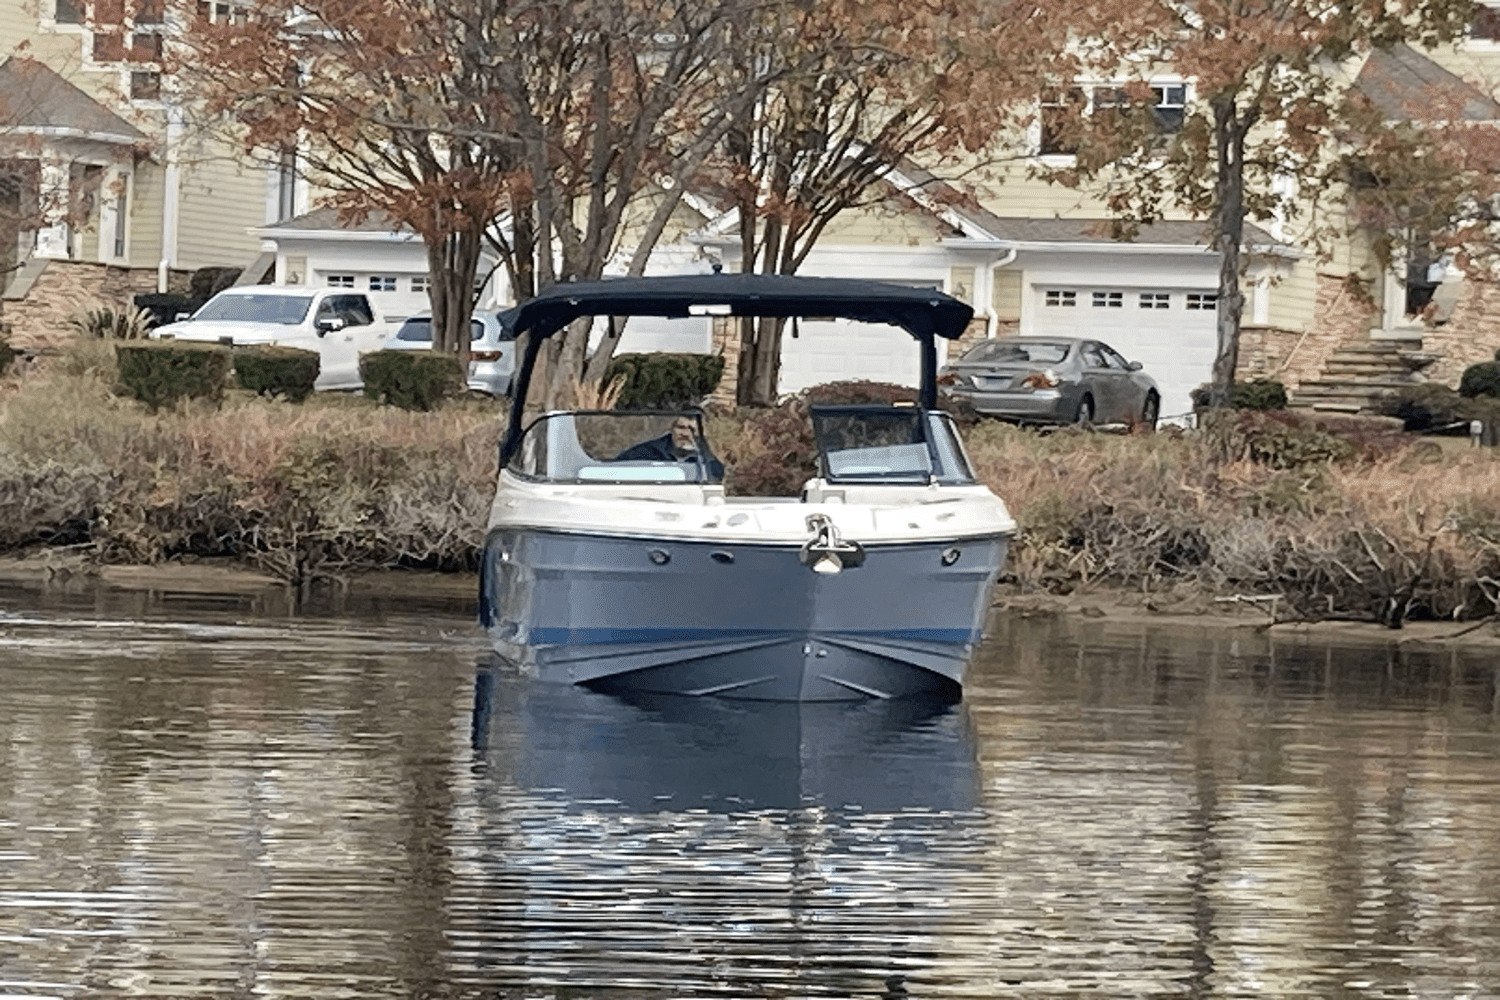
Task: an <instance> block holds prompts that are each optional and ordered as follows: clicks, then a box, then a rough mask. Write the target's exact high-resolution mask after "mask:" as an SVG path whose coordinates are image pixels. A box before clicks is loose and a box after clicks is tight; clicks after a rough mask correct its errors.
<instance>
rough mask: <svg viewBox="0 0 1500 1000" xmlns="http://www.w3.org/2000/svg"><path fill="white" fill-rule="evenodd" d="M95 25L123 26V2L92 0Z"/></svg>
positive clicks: (123, 0) (117, 0)
mask: <svg viewBox="0 0 1500 1000" xmlns="http://www.w3.org/2000/svg"><path fill="white" fill-rule="evenodd" d="M94 23H95V24H111V25H115V24H124V23H125V0H94Z"/></svg>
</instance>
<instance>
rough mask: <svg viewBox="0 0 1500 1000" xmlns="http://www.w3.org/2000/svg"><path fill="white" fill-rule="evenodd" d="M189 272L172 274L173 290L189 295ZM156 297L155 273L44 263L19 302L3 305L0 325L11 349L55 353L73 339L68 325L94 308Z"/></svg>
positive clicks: (64, 262) (107, 266)
mask: <svg viewBox="0 0 1500 1000" xmlns="http://www.w3.org/2000/svg"><path fill="white" fill-rule="evenodd" d="M189 277H190V274H189V272H186V271H182V272H173V274H172V285H173V290H174V291H177V290H179V289H178V288H177V286H179V285H180V286H181V288H180V290H181V291H183V292H186V291H187V287H188V279H189ZM155 291H156V271H154V270H150V269H146V268H128V267H116V266H115V265H113V264H96V263H90V262H86V261H76V260H53V261H48V262H47V266H46V267H45V268H43V269H42V272H41V273H40V274H38V275H37V277H36V281H35V282H33V283H32V285H31V287H30V288H29V289H27V291H26V294H25V296H24V297H23V298H20V299H7V300H6V301H5V303H4V311H3V312H0V322H3V323H4V324H5V326H6V327H8V328H9V330H10V335H9V340H10V344H11V346H12V347H15V348H18V349H27V350H44V349H55V348H58V347H61V346H62V345H63V344H65V343H67V342H68V341H70V340H72V339H73V337H74V336H75V335H76V334H75V332H74V331H73V330H72V329H70V328H69V327H68V319H69V318H70V317H72V316H76V315H78V314H79V313H81V312H83V311H84V310H85V309H90V308H93V307H96V306H101V305H108V306H113V307H115V308H117V309H118V308H123V307H125V306H128V305H130V304H131V303H132V300H133V296H136V295H144V294H148V293H151V292H155Z"/></svg>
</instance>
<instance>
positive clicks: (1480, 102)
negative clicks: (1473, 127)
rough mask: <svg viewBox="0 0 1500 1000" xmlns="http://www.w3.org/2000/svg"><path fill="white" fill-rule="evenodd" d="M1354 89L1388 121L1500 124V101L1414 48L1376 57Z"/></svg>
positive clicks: (1384, 51)
mask: <svg viewBox="0 0 1500 1000" xmlns="http://www.w3.org/2000/svg"><path fill="white" fill-rule="evenodd" d="M1354 88H1355V90H1356V91H1358V92H1359V93H1361V94H1363V95H1364V96H1365V97H1366V98H1367V99H1368V100H1369V101H1370V103H1371V104H1372V105H1374V106H1375V109H1376V110H1378V111H1379V112H1380V113H1381V114H1382V115H1384V116H1385V118H1386V119H1387V120H1388V121H1410V120H1413V119H1418V120H1421V119H1426V120H1439V121H1470V122H1493V121H1500V102H1496V101H1495V100H1494V98H1492V97H1490V96H1489V95H1488V94H1486V93H1485V92H1484V91H1482V90H1480V89H1479V88H1478V87H1476V86H1474V85H1473V84H1471V83H1469V82H1468V81H1467V80H1465V79H1464V78H1463V77H1461V76H1459V75H1458V74H1457V73H1453V72H1451V71H1449V70H1446V69H1444V68H1443V67H1441V66H1439V65H1438V64H1437V63H1435V62H1433V61H1432V60H1431V59H1429V58H1427V57H1426V56H1424V55H1422V54H1421V53H1420V52H1418V51H1417V50H1416V49H1413V48H1412V47H1411V46H1409V45H1396V46H1392V47H1391V48H1389V49H1376V50H1375V51H1374V52H1372V53H1370V57H1369V58H1368V59H1366V60H1365V64H1364V66H1362V67H1361V68H1360V71H1359V75H1358V76H1357V77H1355V79H1354Z"/></svg>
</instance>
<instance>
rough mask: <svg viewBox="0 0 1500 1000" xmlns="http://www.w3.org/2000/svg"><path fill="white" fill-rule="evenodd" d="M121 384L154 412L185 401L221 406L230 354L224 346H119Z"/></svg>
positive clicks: (159, 343)
mask: <svg viewBox="0 0 1500 1000" xmlns="http://www.w3.org/2000/svg"><path fill="white" fill-rule="evenodd" d="M115 359H116V360H117V361H118V363H119V366H120V382H121V384H122V385H123V386H124V387H125V390H126V391H127V392H129V393H130V394H131V395H132V396H134V397H135V398H136V399H139V400H140V401H141V402H143V403H145V404H146V406H147V407H149V408H150V409H151V411H152V412H153V413H154V412H156V411H157V410H159V409H161V408H162V407H164V406H171V405H172V404H174V403H176V402H177V401H178V400H181V399H207V400H210V401H212V402H213V403H214V405H216V406H217V405H218V404H219V403H220V402H221V401H222V400H223V398H224V386H225V384H226V383H227V382H228V381H229V368H230V353H229V348H227V347H225V346H223V345H222V344H202V343H193V342H190V341H180V340H165V341H155V340H146V341H139V342H136V343H130V344H119V345H116V347H115Z"/></svg>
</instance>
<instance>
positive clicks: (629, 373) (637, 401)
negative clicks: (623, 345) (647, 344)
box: [604, 353, 724, 410]
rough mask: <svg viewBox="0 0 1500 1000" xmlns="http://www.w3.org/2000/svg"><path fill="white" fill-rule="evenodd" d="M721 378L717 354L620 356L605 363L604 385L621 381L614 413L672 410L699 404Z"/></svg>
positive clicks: (722, 367)
mask: <svg viewBox="0 0 1500 1000" xmlns="http://www.w3.org/2000/svg"><path fill="white" fill-rule="evenodd" d="M723 375H724V357H723V355H719V354H667V353H653V354H622V355H620V356H619V357H617V358H615V359H614V360H613V361H611V362H610V363H609V368H608V369H607V370H606V371H605V374H604V384H605V385H609V384H611V383H613V382H614V380H615V379H616V378H620V377H623V378H624V379H625V382H624V385H623V386H622V387H621V389H620V397H619V401H618V402H617V403H616V404H615V408H616V409H618V410H675V409H681V408H682V407H685V406H697V405H699V404H700V403H702V402H703V400H704V399H705V398H707V397H708V395H709V394H710V393H712V392H713V391H714V389H716V388H718V385H719V379H720V378H722V377H723Z"/></svg>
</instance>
